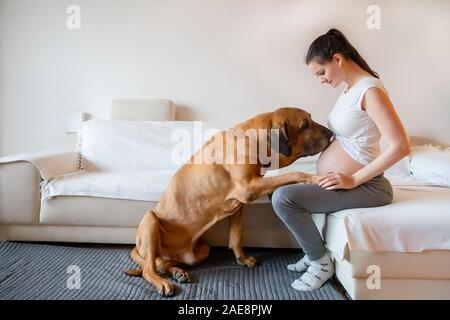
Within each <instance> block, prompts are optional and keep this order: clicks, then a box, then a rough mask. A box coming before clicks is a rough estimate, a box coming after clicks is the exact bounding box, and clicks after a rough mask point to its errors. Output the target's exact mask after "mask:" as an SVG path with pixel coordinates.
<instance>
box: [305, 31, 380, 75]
mask: <svg viewBox="0 0 450 320" xmlns="http://www.w3.org/2000/svg"><path fill="white" fill-rule="evenodd" d="M336 53H340V54H342V55H343V56H344V57H345V58H346V59H350V60H352V61H353V62H355V63H356V64H357V65H358V66H360V67H361V68H362V69H364V70H365V71H367V72H368V73H370V74H371V75H372V76H373V77H375V78H378V79H379V78H380V77H379V75H378V73H376V72H375V71H373V70H372V69H371V68H370V67H369V65H368V64H367V62H366V60H364V58H363V57H362V56H361V55H360V54H359V52H358V51H357V50H356V49H355V48H354V47H353V46H352V45H351V44H350V42H348V40H347V38H346V37H345V36H344V35H343V34H342V32H340V31H339V30H337V29H330V30H329V31H328V32H327V33H325V34H324V35H321V36H320V37H318V38H317V39H316V40H314V41H313V43H312V44H311V45H310V47H309V49H308V53H307V54H306V59H305V62H306V64H309V63H310V62H311V61H312V60H317V61H318V62H319V63H321V64H323V63H325V62H327V61H330V60H331V59H332V58H333V56H334V55H335V54H336Z"/></svg>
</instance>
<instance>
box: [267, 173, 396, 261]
mask: <svg viewBox="0 0 450 320" xmlns="http://www.w3.org/2000/svg"><path fill="white" fill-rule="evenodd" d="M392 195H393V192H392V186H391V184H390V183H389V180H387V179H386V178H385V177H384V176H383V174H381V175H379V176H377V177H375V178H373V179H371V180H369V181H367V182H365V183H363V184H361V185H359V186H357V187H356V188H354V189H349V190H343V189H341V190H325V189H323V188H322V187H320V186H318V185H316V184H291V185H286V186H283V187H280V188H278V189H276V190H275V191H274V192H273V193H272V194H270V195H269V199H270V200H271V202H272V206H273V209H274V210H275V212H276V213H277V215H278V216H279V217H280V219H281V220H282V221H283V222H284V224H285V225H286V226H287V227H288V228H289V230H290V231H291V232H292V234H293V235H294V236H295V239H297V242H298V243H299V245H300V247H301V248H302V249H303V252H304V253H305V254H306V256H307V257H308V259H309V260H310V261H314V260H318V259H320V258H321V257H323V255H324V254H325V253H326V249H325V246H324V244H323V240H322V237H321V236H320V233H319V230H317V227H316V225H315V224H314V221H313V219H312V218H311V213H324V214H326V213H331V212H336V211H340V210H344V209H350V208H364V207H379V206H383V205H386V204H389V203H391V202H392Z"/></svg>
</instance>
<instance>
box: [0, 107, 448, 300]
mask: <svg viewBox="0 0 450 320" xmlns="http://www.w3.org/2000/svg"><path fill="white" fill-rule="evenodd" d="M124 108H126V110H127V112H124V111H123V110H124ZM174 114H175V113H174V106H173V104H172V103H171V102H170V101H167V100H158V101H140V102H139V103H133V101H116V102H115V103H114V104H113V107H112V108H111V119H112V120H91V121H88V122H85V123H84V125H83V129H82V130H81V131H80V132H81V134H80V140H79V146H78V148H77V150H74V151H72V150H49V151H45V152H39V153H36V152H35V153H28V154H17V155H11V156H6V157H2V158H0V188H1V189H0V190H1V192H0V240H11V241H14V240H16V241H52V242H53V241H55V242H57V241H62V242H95V243H130V244H131V243H133V242H134V236H135V231H136V226H137V225H138V223H139V221H140V219H141V218H142V216H143V215H144V213H145V212H146V211H147V210H148V209H149V208H152V207H154V206H155V205H156V203H157V201H158V199H159V196H160V195H161V194H162V192H163V191H164V190H165V186H166V185H167V183H168V181H169V179H170V177H171V175H172V174H173V173H174V172H175V171H176V169H177V167H178V166H180V165H181V163H179V164H177V163H173V161H171V158H170V157H171V156H172V155H171V153H170V150H172V147H173V145H174V143H177V142H176V141H171V139H170V135H169V134H168V132H171V131H172V130H174V129H182V130H185V132H190V133H195V130H196V127H195V126H196V125H199V124H202V125H203V126H208V124H205V123H194V122H186V121H181V122H178V121H173V120H174ZM124 117H126V118H124ZM120 119H126V120H120ZM194 136H195V134H194ZM196 143H197V144H196ZM193 145H194V146H193V149H192V150H193V151H195V149H196V148H197V147H199V146H201V144H198V137H197V140H195V141H194V143H193ZM183 156H184V157H186V154H184V155H183ZM183 156H181V157H180V159H182V158H183ZM315 160H316V158H315V157H310V158H305V159H301V160H299V161H297V162H296V163H294V164H293V165H291V166H289V167H288V168H283V169H280V170H276V171H271V172H269V173H268V175H274V174H279V173H283V172H289V171H293V170H302V171H306V172H314V162H315ZM406 160H407V159H406ZM406 160H405V161H406ZM405 161H402V162H400V163H399V164H398V165H396V166H395V167H394V168H392V169H391V170H390V171H389V172H387V173H386V174H387V176H388V178H390V179H391V182H392V183H393V185H394V190H395V194H394V201H393V203H392V204H390V205H388V206H385V207H380V208H361V209H352V210H343V211H340V212H336V213H331V214H329V215H327V216H325V215H313V218H314V221H315V222H316V224H317V226H318V228H319V230H320V231H321V233H322V236H323V238H324V239H325V241H326V244H327V246H328V248H329V250H330V251H331V253H332V254H333V256H334V259H335V263H336V277H337V279H338V280H339V281H340V282H341V283H342V284H343V286H344V288H345V289H346V291H347V292H348V293H349V295H350V296H351V297H352V298H354V299H449V298H450V251H449V250H450V235H449V233H450V232H449V231H448V230H450V228H449V226H450V216H448V215H446V213H447V212H450V189H449V188H442V187H438V186H435V185H430V184H427V183H423V182H420V181H417V180H415V179H414V178H413V177H411V176H410V175H409V172H408V170H407V169H406V164H405ZM426 210H429V211H428V212H426ZM205 238H206V240H207V241H209V243H211V244H212V245H217V246H226V245H227V244H228V223H227V221H225V220H224V221H220V222H218V223H217V224H216V225H215V226H213V227H212V228H211V229H210V230H208V231H207V233H206V234H205ZM244 246H248V247H272V248H281V247H289V248H297V243H296V242H295V239H294V238H293V236H292V235H291V234H290V233H289V231H288V230H287V229H286V228H285V226H284V225H283V224H282V223H281V222H280V220H279V219H278V218H277V216H276V215H275V213H274V212H273V210H272V208H271V205H270V202H269V201H268V199H267V198H266V197H263V198H260V199H258V200H256V201H255V202H253V203H251V204H249V205H246V206H245V208H244ZM286 272H288V271H286ZM377 276H379V278H378V279H379V280H380V281H379V282H377V281H378V280H377ZM380 285H381V286H380Z"/></svg>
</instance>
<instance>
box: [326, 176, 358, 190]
mask: <svg viewBox="0 0 450 320" xmlns="http://www.w3.org/2000/svg"><path fill="white" fill-rule="evenodd" d="M318 180H319V183H318V184H319V186H320V187H322V188H324V189H325V190H336V189H353V188H355V187H356V186H357V184H356V181H355V179H354V178H353V177H352V176H347V175H345V174H342V173H339V172H328V173H327V174H326V175H321V176H319V177H318Z"/></svg>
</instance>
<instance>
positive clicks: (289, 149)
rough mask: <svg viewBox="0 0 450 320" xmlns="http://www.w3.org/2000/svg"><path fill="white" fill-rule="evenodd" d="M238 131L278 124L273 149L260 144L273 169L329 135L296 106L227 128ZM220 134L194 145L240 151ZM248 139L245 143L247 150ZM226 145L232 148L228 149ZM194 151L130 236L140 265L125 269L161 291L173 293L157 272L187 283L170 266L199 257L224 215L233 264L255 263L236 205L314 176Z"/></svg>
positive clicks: (320, 145)
mask: <svg viewBox="0 0 450 320" xmlns="http://www.w3.org/2000/svg"><path fill="white" fill-rule="evenodd" d="M238 129H242V130H244V131H246V130H248V129H256V130H259V129H266V130H267V131H270V130H271V129H279V133H280V134H279V144H278V148H275V150H274V148H272V147H271V146H273V145H276V143H273V141H271V140H270V138H269V140H268V142H267V143H266V145H265V148H266V149H267V150H266V151H267V152H268V153H270V154H271V155H272V156H273V155H274V154H276V155H277V159H278V161H279V167H285V166H287V165H289V164H291V163H292V162H294V161H295V160H297V159H298V158H300V157H304V156H310V155H314V154H316V153H319V152H321V151H323V150H324V149H325V148H327V147H328V145H329V143H330V139H331V137H332V136H333V133H332V132H331V131H330V130H328V129H327V128H325V127H323V126H321V125H319V124H317V123H315V122H314V121H312V120H311V116H310V114H308V113H307V112H305V111H303V110H301V109H298V108H279V109H277V110H275V111H274V112H269V113H264V114H260V115H258V116H256V117H254V118H252V119H250V120H248V121H246V122H244V123H241V124H238V125H237V126H235V127H233V128H232V129H231V131H234V130H238ZM225 135H226V134H225V131H222V132H220V133H218V134H217V135H215V136H214V137H213V138H215V139H217V138H222V140H220V141H223V143H220V144H214V143H213V141H214V140H213V139H210V140H209V141H208V142H206V143H205V144H204V145H203V147H202V149H201V150H200V151H205V150H207V151H208V152H209V153H208V154H212V155H217V154H218V153H219V152H222V154H223V153H225V152H226V150H233V153H234V155H236V154H239V153H241V151H242V150H238V149H239V148H237V147H236V145H239V144H236V141H237V140H239V138H233V139H226V138H225ZM242 139H245V138H242ZM257 140H258V138H257ZM260 140H262V139H260ZM249 141H250V140H245V142H244V145H245V148H246V150H248V148H249V144H250V142H249ZM230 144H232V147H231V149H227V148H230ZM200 151H198V152H197V153H196V154H194V155H193V156H192V157H191V159H190V161H188V163H186V164H184V165H183V166H182V167H181V168H180V169H179V170H178V171H177V172H176V173H175V175H174V176H173V177H172V179H171V181H170V183H169V186H168V188H167V190H166V191H165V193H164V194H163V195H162V197H161V199H160V201H159V203H158V204H157V206H156V207H155V208H154V209H152V210H149V211H148V212H147V213H146V214H145V216H144V217H143V219H142V221H141V222H140V224H139V227H138V230H137V234H136V247H135V248H134V249H133V250H132V252H131V258H132V259H133V260H134V261H135V262H136V263H137V264H138V265H139V266H140V267H141V268H142V269H136V270H127V271H126V273H127V274H128V275H132V276H143V277H144V278H145V279H146V280H147V281H148V282H150V283H152V284H153V285H154V286H155V287H156V288H157V290H158V292H159V293H161V294H163V295H165V296H170V295H172V294H173V289H174V285H173V284H172V282H171V281H169V280H167V279H164V278H162V277H161V276H160V275H159V274H158V273H160V274H167V273H168V274H169V275H171V276H172V277H173V279H174V280H176V281H178V282H188V281H189V276H188V274H187V273H186V272H185V271H183V270H182V269H180V268H178V267H176V266H177V265H180V264H184V265H195V264H198V263H200V262H202V261H204V260H205V259H206V257H207V256H208V254H209V246H208V245H207V244H206V243H204V242H202V241H201V240H200V236H201V235H202V234H203V233H204V232H205V231H206V230H208V229H209V228H210V227H211V226H212V225H213V224H215V223H216V222H217V221H219V220H221V219H223V218H225V217H228V216H231V217H230V234H229V236H230V238H229V247H230V248H231V249H233V252H234V255H235V257H236V260H237V262H238V263H239V264H242V265H246V266H249V267H251V266H254V265H255V263H256V261H255V259H254V258H253V257H247V256H245V255H244V252H243V251H242V241H241V240H242V228H241V226H242V224H241V212H242V206H243V205H244V204H245V203H249V202H252V201H253V200H255V199H257V198H259V197H261V196H263V195H267V194H269V193H271V192H273V191H274V190H275V189H276V188H278V187H280V186H283V185H286V184H291V183H312V182H315V181H314V177H313V176H311V175H309V174H306V173H302V172H294V173H288V174H283V175H279V176H274V177H263V176H262V174H261V170H260V169H261V168H262V166H263V164H262V162H261V161H260V160H258V161H256V163H255V162H250V161H249V157H248V155H246V156H245V159H246V162H245V163H229V162H228V161H227V162H226V163H218V162H217V161H215V162H209V163H200V164H197V163H195V161H194V157H196V156H198V154H199V152H200ZM211 151H212V152H211ZM215 159H216V158H215ZM271 159H273V158H271Z"/></svg>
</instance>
